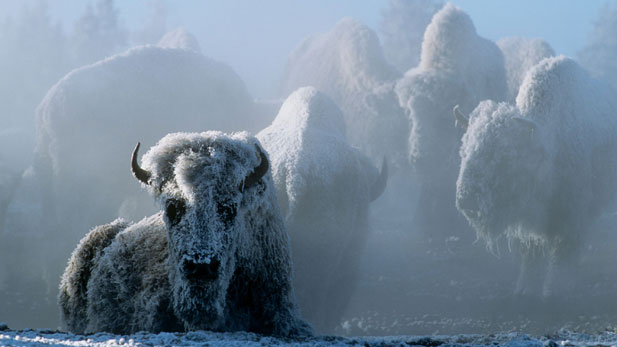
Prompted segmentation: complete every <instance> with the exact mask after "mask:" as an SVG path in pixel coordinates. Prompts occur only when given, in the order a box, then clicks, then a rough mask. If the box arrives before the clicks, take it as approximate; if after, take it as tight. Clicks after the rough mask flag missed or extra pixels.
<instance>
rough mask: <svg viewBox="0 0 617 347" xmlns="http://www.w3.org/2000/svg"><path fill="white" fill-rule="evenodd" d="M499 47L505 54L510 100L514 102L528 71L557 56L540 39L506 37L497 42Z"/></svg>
mask: <svg viewBox="0 0 617 347" xmlns="http://www.w3.org/2000/svg"><path fill="white" fill-rule="evenodd" d="M497 46H499V49H501V52H502V53H503V58H504V63H505V67H506V74H507V76H508V95H509V97H508V100H509V101H512V102H514V100H515V99H516V96H517V95H518V89H519V87H520V85H521V83H522V82H523V78H524V77H525V74H526V73H527V71H528V70H529V69H531V68H532V67H533V66H534V65H536V64H537V63H539V62H540V61H541V60H542V59H544V58H548V57H552V56H554V55H555V51H554V50H553V48H552V47H551V45H549V44H548V42H546V41H544V40H543V39H539V38H536V39H530V38H526V37H517V36H515V37H506V38H503V39H500V40H499V41H497Z"/></svg>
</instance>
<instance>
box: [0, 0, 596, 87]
mask: <svg viewBox="0 0 617 347" xmlns="http://www.w3.org/2000/svg"><path fill="white" fill-rule="evenodd" d="M2 1H3V2H2V6H1V7H0V17H4V16H5V15H6V14H8V13H15V12H16V11H17V10H18V9H19V8H20V7H21V6H22V4H23V3H34V2H36V1H40V0H20V1H16V0H2ZM163 1H164V3H165V4H166V7H167V11H168V27H169V28H170V29H171V28H174V27H177V26H184V27H185V28H187V29H188V30H189V31H191V32H193V33H194V34H195V35H196V36H197V38H198V40H199V41H200V44H201V46H202V49H203V51H204V53H205V54H206V55H208V56H210V57H212V58H215V59H217V60H221V61H225V62H227V63H228V64H229V65H231V66H232V67H233V68H234V69H235V70H236V72H238V74H239V75H240V76H241V77H242V78H243V79H244V80H245V82H246V83H247V86H248V87H249V90H250V91H251V92H252V93H253V95H255V96H257V97H269V96H272V95H273V93H274V90H275V86H276V85H277V83H278V80H277V78H278V75H280V72H281V71H282V66H283V65H284V63H285V60H286V57H287V55H288V54H289V52H290V51H291V50H292V49H293V48H294V47H295V46H296V45H297V44H298V43H299V42H300V41H301V40H302V38H304V37H306V36H308V35H311V34H314V33H318V32H323V31H327V30H329V29H330V28H331V27H332V26H333V25H334V24H335V23H336V22H337V21H338V20H339V19H340V18H342V17H344V16H351V17H356V18H358V19H360V20H361V21H363V22H364V23H366V24H367V25H369V26H371V27H373V28H374V29H376V28H377V26H378V23H379V17H380V12H381V10H382V9H383V8H384V7H385V6H386V4H387V1H386V0H310V1H309V0H259V1H254V0H217V1H213V0H200V1H198V0H175V1H171V0H163ZM89 2H91V3H93V2H94V0H90V1H89ZM86 3H88V1H84V0H53V1H48V5H49V9H50V13H51V15H52V17H54V18H57V19H60V20H61V21H62V22H63V24H64V27H65V28H69V27H70V25H71V23H72V22H73V21H74V20H75V18H77V17H78V16H79V15H80V14H81V13H82V12H83V9H84V7H85V4H86ZM115 3H116V7H117V8H118V9H119V11H120V15H121V18H122V20H123V22H124V24H125V25H126V26H127V27H128V28H138V27H140V26H141V25H142V23H143V21H144V20H145V18H146V15H147V3H148V1H147V0H141V1H136V0H135V1H126V0H124V1H120V0H116V2H115ZM452 3H454V4H455V5H457V6H459V7H460V8H462V9H463V10H464V11H465V12H467V13H468V14H469V15H470V16H471V18H472V20H473V21H474V24H475V25H476V28H477V31H478V33H479V34H480V35H482V36H484V37H486V38H489V39H492V40H497V39H499V38H502V37H506V36H527V37H541V38H544V39H545V40H546V41H548V42H549V43H550V44H551V45H552V46H553V48H554V49H555V51H556V52H557V53H560V54H565V55H568V56H575V55H576V52H577V51H578V50H580V49H581V47H583V45H584V44H585V40H586V37H587V35H588V34H589V32H590V30H591V27H592V23H593V21H594V20H595V18H596V17H597V15H598V13H599V11H600V9H601V8H602V5H604V4H605V3H606V1H605V0H585V1H583V0H578V1H574V0H510V1H502V0H452Z"/></svg>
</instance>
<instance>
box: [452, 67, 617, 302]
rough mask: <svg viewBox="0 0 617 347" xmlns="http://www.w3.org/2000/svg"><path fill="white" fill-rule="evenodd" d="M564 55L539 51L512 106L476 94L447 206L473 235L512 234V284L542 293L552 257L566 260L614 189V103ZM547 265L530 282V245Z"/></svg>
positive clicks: (491, 239) (491, 238)
mask: <svg viewBox="0 0 617 347" xmlns="http://www.w3.org/2000/svg"><path fill="white" fill-rule="evenodd" d="M610 95H611V92H610V91H609V89H608V88H607V87H606V86H603V85H601V84H600V83H599V82H597V81H594V80H592V79H591V78H590V77H589V76H588V75H587V74H586V73H585V72H584V71H583V69H582V68H581V67H580V66H579V65H578V64H577V63H576V62H574V61H573V60H571V59H568V58H565V57H554V58H547V59H544V60H543V61H542V62H540V63H539V64H538V65H536V66H535V67H534V68H533V69H531V70H530V72H529V73H528V74H527V76H526V77H525V79H524V81H523V83H522V86H521V88H520V92H519V94H518V97H517V98H516V104H515V105H512V104H509V103H496V102H493V101H484V102H482V103H480V105H478V107H477V108H476V109H475V110H474V111H473V113H471V116H470V117H469V120H466V119H465V117H464V116H463V115H462V114H458V118H459V120H458V121H459V123H461V124H462V125H465V123H467V122H468V129H467V131H466V133H465V135H464V136H463V143H462V146H461V149H460V156H461V168H460V172H459V176H458V181H457V187H456V206H457V208H458V209H459V210H460V211H461V212H462V213H463V214H464V215H465V217H466V218H467V220H468V221H469V222H470V224H471V225H472V226H473V227H474V228H475V230H476V232H477V235H478V237H479V238H480V239H483V240H485V241H486V242H487V243H488V245H489V247H492V248H495V247H496V244H497V242H498V241H499V239H500V238H506V239H508V240H515V241H519V242H520V243H521V244H522V245H523V247H524V250H525V252H526V253H527V254H525V255H526V257H525V258H524V259H523V267H522V270H521V275H520V277H519V281H518V285H517V291H518V292H519V293H531V294H533V291H536V290H540V289H541V290H542V294H543V295H550V294H551V287H552V285H551V282H552V277H553V275H554V267H555V264H556V262H557V261H561V260H565V259H567V258H571V256H572V255H575V254H576V250H577V249H578V248H579V247H580V245H581V243H582V242H583V241H584V240H585V236H586V234H587V232H588V231H589V229H590V228H591V225H592V222H593V221H594V220H595V219H596V218H597V217H598V215H599V214H600V213H602V212H603V210H604V209H605V208H607V207H608V206H609V204H610V202H611V201H612V200H613V197H614V195H615V192H616V191H617V183H616V182H617V181H616V180H615V177H617V104H616V102H615V100H614V99H613V98H611V97H610ZM536 246H538V247H539V248H540V249H542V250H543V251H544V253H545V254H546V255H547V256H548V272H547V275H546V276H545V278H544V279H543V280H542V281H540V283H541V284H542V288H537V289H534V288H533V287H532V286H533V283H532V281H530V280H529V279H530V277H529V276H528V275H529V273H528V270H529V269H528V268H527V266H528V265H530V260H531V258H532V255H533V254H532V253H533V250H534V248H536V249H537V247H536Z"/></svg>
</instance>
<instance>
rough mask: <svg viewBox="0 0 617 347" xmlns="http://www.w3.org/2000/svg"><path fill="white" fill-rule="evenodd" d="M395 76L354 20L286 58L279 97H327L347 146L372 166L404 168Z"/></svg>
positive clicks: (404, 133) (404, 129) (404, 127)
mask: <svg viewBox="0 0 617 347" xmlns="http://www.w3.org/2000/svg"><path fill="white" fill-rule="evenodd" d="M398 78H400V73H399V72H398V71H396V69H395V68H394V67H393V66H391V65H390V64H389V63H388V62H387V61H386V59H385V58H384V56H383V52H382V50H381V44H380V43H379V39H378V38H377V35H376V34H375V32H373V30H371V29H370V28H369V27H367V26H366V25H364V24H362V23H361V22H359V21H357V20H355V19H353V18H344V19H342V20H340V21H339V22H338V23H337V24H336V26H335V27H334V28H332V29H331V30H330V31H329V32H327V33H323V34H319V35H314V36H312V37H309V38H306V39H305V40H304V41H302V43H301V44H299V45H298V46H297V47H296V48H295V49H294V51H293V52H292V53H291V54H290V57H289V59H288V61H287V65H286V67H285V73H284V76H283V79H282V83H281V89H282V96H283V97H287V96H288V95H289V94H291V93H292V92H293V91H295V90H296V89H298V88H301V87H305V86H313V87H315V88H317V89H319V90H320V91H322V92H323V93H325V94H326V95H328V96H329V97H330V98H331V99H332V100H333V101H334V102H335V103H336V104H337V105H338V106H339V107H340V108H341V111H342V112H343V117H344V119H345V122H346V124H347V129H346V136H347V138H348V140H349V143H350V144H352V145H353V146H356V147H358V148H360V149H361V150H362V152H363V153H365V154H367V155H368V156H369V157H370V158H372V159H373V160H381V158H382V157H383V156H384V155H385V154H388V156H389V158H391V160H392V159H394V161H395V162H397V163H398V162H406V160H405V159H406V158H405V157H406V152H407V151H406V141H407V138H408V137H409V120H408V119H407V116H406V115H405V111H404V110H403V109H402V108H401V107H400V106H399V104H398V99H397V97H396V93H395V92H394V85H395V81H396V80H397V79H398Z"/></svg>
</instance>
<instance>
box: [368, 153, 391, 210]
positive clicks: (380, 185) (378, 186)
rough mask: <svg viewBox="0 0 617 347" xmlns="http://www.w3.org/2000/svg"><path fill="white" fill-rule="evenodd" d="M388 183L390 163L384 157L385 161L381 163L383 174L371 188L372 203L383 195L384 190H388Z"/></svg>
mask: <svg viewBox="0 0 617 347" xmlns="http://www.w3.org/2000/svg"><path fill="white" fill-rule="evenodd" d="M387 182H388V161H387V160H386V157H385V156H384V157H383V161H382V163H381V173H380V174H379V177H378V178H377V181H375V183H374V184H373V187H371V201H374V200H376V199H377V198H378V197H380V196H381V194H383V192H384V190H386V183H387Z"/></svg>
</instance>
